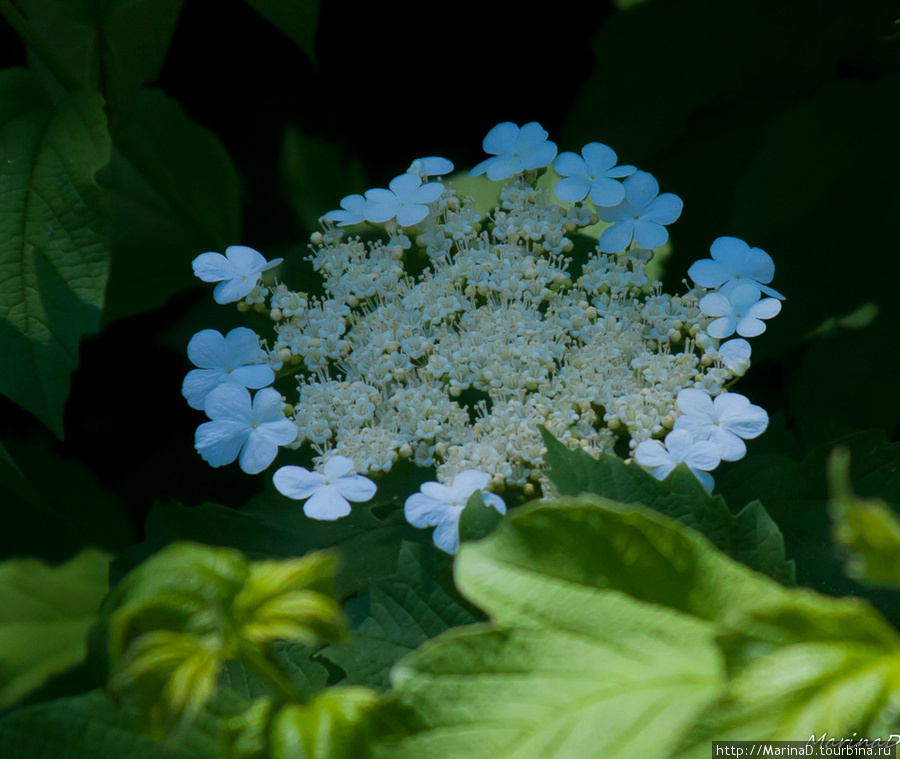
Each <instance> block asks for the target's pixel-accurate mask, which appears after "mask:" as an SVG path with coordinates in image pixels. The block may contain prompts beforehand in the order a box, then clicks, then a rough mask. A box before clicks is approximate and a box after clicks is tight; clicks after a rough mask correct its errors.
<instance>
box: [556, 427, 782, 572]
mask: <svg viewBox="0 0 900 759" xmlns="http://www.w3.org/2000/svg"><path fill="white" fill-rule="evenodd" d="M542 434H543V437H544V445H545V446H546V447H547V453H546V455H545V461H546V462H547V464H548V465H549V467H550V470H549V472H548V476H549V477H550V479H551V480H552V481H553V484H554V485H556V487H557V488H558V489H559V491H560V493H561V494H562V495H577V494H579V493H596V494H597V495H601V496H604V497H605V498H609V499H611V500H613V501H620V502H622V503H641V504H643V505H645V506H649V507H650V508H651V509H654V510H656V511H658V512H659V513H661V514H665V515H666V516H669V517H673V518H675V519H678V520H680V521H681V522H682V523H684V524H685V525H687V526H688V527H692V528H693V529H696V530H699V531H700V532H702V533H703V534H704V535H706V536H707V537H708V538H709V539H710V540H711V541H712V542H713V543H715V544H716V546H717V547H719V548H720V549H721V550H723V551H725V553H727V554H728V555H729V556H731V557H732V558H734V559H737V560H738V561H740V562H743V563H744V564H746V565H747V566H748V567H750V568H751V569H757V570H759V571H761V572H765V573H766V574H767V575H769V576H770V577H772V578H774V579H776V580H778V581H779V582H783V583H787V584H792V583H793V582H794V563H793V562H792V561H787V560H786V559H785V552H784V539H783V537H782V535H781V532H780V531H779V529H778V526H777V525H776V524H775V522H773V521H772V518H771V517H770V516H769V514H768V512H767V511H766V509H765V508H764V507H763V506H762V504H761V503H759V502H758V501H753V502H751V503H749V504H748V505H747V506H745V507H744V508H743V509H742V510H741V511H739V512H738V513H737V514H736V515H735V514H732V513H731V511H730V510H729V509H728V507H727V506H726V505H725V501H724V499H723V498H722V497H721V496H713V495H710V494H709V493H707V492H706V490H704V488H703V486H702V485H701V484H700V482H699V481H698V480H697V478H696V477H694V476H693V475H692V474H691V473H690V472H689V471H688V470H687V469H685V468H684V467H678V468H677V469H676V470H675V471H674V472H673V473H672V474H671V475H669V477H667V478H666V479H665V480H664V481H662V482H660V481H659V480H657V479H656V478H654V477H653V476H652V475H650V474H649V473H648V472H646V471H644V470H643V469H641V468H640V467H638V466H633V465H627V464H625V462H623V461H622V460H621V459H619V458H618V457H616V456H600V458H599V459H595V458H593V457H592V456H590V455H588V454H587V453H585V452H584V451H583V450H581V449H578V450H574V451H571V450H569V449H568V448H566V446H565V445H563V444H562V443H560V442H559V441H558V440H556V438H554V437H553V435H551V434H550V433H549V432H547V431H546V430H543V431H542Z"/></svg>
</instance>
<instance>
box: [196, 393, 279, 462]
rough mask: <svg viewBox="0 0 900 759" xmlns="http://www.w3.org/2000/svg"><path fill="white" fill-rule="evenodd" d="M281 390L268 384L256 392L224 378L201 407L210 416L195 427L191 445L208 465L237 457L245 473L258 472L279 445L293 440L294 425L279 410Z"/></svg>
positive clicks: (272, 456) (271, 457) (270, 458)
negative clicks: (207, 420) (221, 383)
mask: <svg viewBox="0 0 900 759" xmlns="http://www.w3.org/2000/svg"><path fill="white" fill-rule="evenodd" d="M281 408H282V404H281V393H279V392H278V391H277V390H275V389H274V388H271V387H267V388H264V389H262V390H260V391H259V392H257V393H256V396H255V397H254V398H253V401H252V402H251V400H250V393H249V391H248V390H247V389H246V388H244V387H241V386H240V385H237V384H235V383H234V382H227V383H225V384H224V385H219V386H218V387H216V388H213V389H212V390H210V391H209V394H208V395H207V396H206V403H205V404H204V410H205V411H206V415H207V416H208V417H209V418H210V419H211V420H212V421H210V422H204V423H203V424H201V425H200V426H199V427H198V428H197V434H196V437H195V441H194V447H195V448H196V449H197V451H198V452H199V453H200V456H202V457H203V460H204V461H207V462H209V464H210V465H211V466H214V467H218V466H224V465H225V464H230V463H231V462H232V461H234V460H235V459H238V463H239V464H240V467H241V469H243V470H244V471H245V472H247V474H259V472H261V471H262V470H263V469H265V468H266V467H267V466H269V464H271V463H272V461H273V460H274V459H275V456H276V454H277V453H278V446H280V445H287V444H288V443H292V442H293V441H294V439H295V438H296V437H297V425H295V424H294V423H293V422H292V421H291V420H290V419H286V418H285V416H284V413H283V412H282V410H281Z"/></svg>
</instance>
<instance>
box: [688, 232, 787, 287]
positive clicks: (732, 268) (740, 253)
mask: <svg viewBox="0 0 900 759" xmlns="http://www.w3.org/2000/svg"><path fill="white" fill-rule="evenodd" d="M709 252H710V254H711V255H712V259H709V258H704V259H701V260H700V261H695V262H694V263H693V264H691V268H690V269H688V275H689V276H690V278H691V279H693V280H694V282H696V283H697V284H698V285H700V286H701V287H708V288H714V287H722V286H724V285H728V284H730V283H734V284H737V283H747V282H750V283H752V284H755V285H756V286H757V287H758V288H759V289H760V290H761V291H762V292H764V293H765V294H766V295H771V296H772V297H773V298H778V299H779V300H784V296H783V295H782V294H781V293H779V292H778V291H776V290H773V289H772V288H771V287H769V286H768V283H769V282H771V281H772V277H774V276H775V262H774V261H772V257H771V256H770V255H769V254H768V253H766V252H765V251H764V250H761V249H760V248H751V247H750V246H749V245H747V243H745V242H744V241H743V240H740V239H738V238H737V237H719V238H718V239H717V240H715V241H714V242H713V244H712V245H711V246H710V248H709Z"/></svg>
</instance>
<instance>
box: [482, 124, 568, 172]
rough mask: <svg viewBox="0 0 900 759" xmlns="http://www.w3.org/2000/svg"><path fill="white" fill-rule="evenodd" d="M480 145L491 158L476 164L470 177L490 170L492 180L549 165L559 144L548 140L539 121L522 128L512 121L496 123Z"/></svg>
mask: <svg viewBox="0 0 900 759" xmlns="http://www.w3.org/2000/svg"><path fill="white" fill-rule="evenodd" d="M481 146H482V148H483V149H484V152H485V153H490V154H491V156H492V157H491V158H486V159H485V160H483V161H482V162H481V163H479V164H478V165H477V166H475V168H473V169H472V170H471V171H470V172H469V176H470V177H477V176H478V175H479V174H484V173H485V172H487V175H488V179H490V180H491V181H493V182H499V181H500V180H502V179H508V178H509V177H511V176H512V175H513V174H519V173H521V172H523V171H528V170H529V169H541V168H543V167H545V166H549V165H550V164H551V163H553V159H554V158H556V143H555V142H551V141H550V140H548V139H547V132H546V131H544V128H543V127H542V126H541V125H540V124H538V123H537V122H536V121H532V122H531V123H529V124H525V125H524V126H523V127H522V128H521V129H520V128H519V127H518V126H516V125H515V124H513V123H512V122H511V121H504V122H503V123H502V124H497V126H495V127H494V128H493V129H491V131H490V132H488V133H487V136H486V137H485V138H484V142H482V144H481Z"/></svg>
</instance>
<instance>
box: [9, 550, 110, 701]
mask: <svg viewBox="0 0 900 759" xmlns="http://www.w3.org/2000/svg"><path fill="white" fill-rule="evenodd" d="M110 559H111V556H110V555H109V554H106V553H104V552H102V551H97V550H94V549H86V550H84V551H82V552H81V553H80V554H79V555H78V556H76V557H74V558H73V559H71V560H70V561H68V562H66V563H65V564H62V565H60V566H49V565H47V564H45V563H43V562H41V561H38V560H36V559H10V560H7V561H4V562H0V708H5V707H8V706H10V705H12V704H14V703H15V702H16V701H19V700H20V699H21V698H22V697H23V696H24V695H26V694H27V693H29V692H30V691H32V690H34V689H35V688H37V687H38V686H40V685H42V684H43V683H44V682H45V681H46V680H47V679H48V678H49V677H51V676H52V675H55V674H57V673H59V672H63V671H64V670H67V669H69V668H70V667H72V666H74V665H76V664H78V663H79V662H80V661H82V660H83V659H84V657H85V651H86V638H87V633H88V629H89V628H90V626H91V625H92V624H93V622H94V620H95V619H96V616H97V610H98V609H99V607H100V602H101V601H102V600H103V597H104V596H105V595H106V593H107V590H108V588H109V583H108V580H107V577H108V574H109V561H110Z"/></svg>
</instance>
